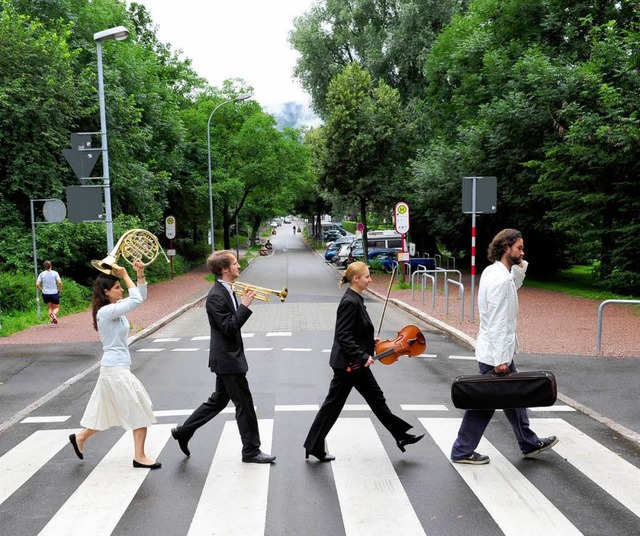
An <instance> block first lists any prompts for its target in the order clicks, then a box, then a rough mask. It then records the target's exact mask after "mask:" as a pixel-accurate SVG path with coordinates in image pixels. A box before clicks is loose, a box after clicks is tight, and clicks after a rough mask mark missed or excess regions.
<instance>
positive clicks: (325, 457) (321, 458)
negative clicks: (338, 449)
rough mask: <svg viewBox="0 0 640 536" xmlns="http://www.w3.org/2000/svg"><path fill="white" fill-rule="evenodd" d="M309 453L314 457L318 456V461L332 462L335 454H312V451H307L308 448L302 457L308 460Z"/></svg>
mask: <svg viewBox="0 0 640 536" xmlns="http://www.w3.org/2000/svg"><path fill="white" fill-rule="evenodd" d="M309 455H311V456H314V457H316V458H318V461H319V462H332V461H333V460H335V459H336V457H335V456H331V454H327V453H325V454H314V453H313V452H309V451H308V450H306V451H305V453H304V459H305V460H308V459H309Z"/></svg>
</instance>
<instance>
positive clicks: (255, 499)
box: [189, 419, 273, 536]
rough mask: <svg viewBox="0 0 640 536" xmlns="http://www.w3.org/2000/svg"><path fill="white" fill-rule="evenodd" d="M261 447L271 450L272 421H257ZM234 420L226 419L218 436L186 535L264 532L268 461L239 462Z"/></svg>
mask: <svg viewBox="0 0 640 536" xmlns="http://www.w3.org/2000/svg"><path fill="white" fill-rule="evenodd" d="M258 426H259V428H260V439H261V441H262V448H263V449H264V450H265V451H266V452H270V451H271V436H272V434H273V420H271V419H261V420H259V421H258ZM241 451H242V444H241V442H240V435H239V433H238V426H237V425H236V423H235V422H227V423H226V424H225V426H224V429H223V431H222V435H221V436H220V441H219V442H218V448H217V449H216V452H215V455H214V457H213V461H212V463H211V468H210V469H209V474H208V475H207V479H206V481H205V483H204V487H203V489H202V495H201V496H200V501H199V502H198V507H197V508H196V511H195V514H194V516H193V519H192V520H191V527H190V528H189V536H199V535H210V534H224V535H228V536H236V535H237V536H253V535H256V536H258V535H260V536H262V535H263V534H264V530H265V524H266V516H267V496H268V494H269V473H270V467H271V465H270V464H257V463H243V462H242V459H241Z"/></svg>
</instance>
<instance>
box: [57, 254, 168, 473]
mask: <svg viewBox="0 0 640 536" xmlns="http://www.w3.org/2000/svg"><path fill="white" fill-rule="evenodd" d="M133 268H134V269H135V271H136V274H137V285H135V284H134V283H133V281H132V280H131V278H130V277H129V274H128V273H127V270H126V268H124V267H122V266H118V265H117V264H115V263H113V264H111V266H110V269H111V273H112V274H113V275H111V274H108V273H103V274H100V275H99V276H98V277H97V278H96V280H95V283H94V285H93V295H92V298H91V309H92V313H93V327H94V328H95V329H96V331H98V333H99V334H100V339H101V341H102V346H103V354H102V360H101V367H100V376H99V377H98V381H97V383H96V386H95V388H94V390H93V393H92V394H91V398H90V400H89V403H88V404H87V408H86V409H85V412H84V415H83V417H82V419H81V420H80V424H81V425H82V426H83V427H84V429H83V430H82V431H81V432H78V433H77V434H71V435H70V436H69V441H70V442H71V445H72V446H73V449H74V451H75V453H76V455H77V456H78V458H80V459H83V458H84V454H83V450H84V449H83V447H84V443H85V441H86V440H87V439H89V438H90V437H91V436H92V435H94V434H95V433H96V432H100V431H102V430H106V429H107V428H111V427H112V426H121V427H122V428H124V429H125V430H133V444H134V455H133V467H139V468H144V469H159V468H160V467H161V465H162V464H160V463H159V462H156V461H155V460H153V459H151V458H149V457H148V456H147V454H146V453H145V449H144V444H145V440H146V437H147V428H148V427H149V426H151V424H152V423H155V422H156V418H155V416H154V415H153V407H152V404H151V399H150V398H149V395H148V393H147V391H146V389H145V388H144V387H143V385H142V383H140V380H138V378H136V377H135V376H134V375H133V374H132V373H131V354H130V353H129V347H128V346H127V335H128V333H129V321H128V320H127V318H126V317H125V316H124V315H125V314H126V313H128V312H130V311H133V310H134V309H135V308H136V307H138V306H139V305H140V304H142V302H143V301H144V300H145V299H146V297H147V283H146V281H145V275H144V268H145V265H144V264H143V263H142V262H140V261H135V262H134V263H133ZM120 279H122V280H123V281H124V283H125V285H126V287H127V290H128V292H129V296H128V297H127V298H124V299H123V298H122V294H123V291H124V289H123V288H122V285H121V284H120Z"/></svg>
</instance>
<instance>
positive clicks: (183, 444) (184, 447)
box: [171, 428, 191, 456]
mask: <svg viewBox="0 0 640 536" xmlns="http://www.w3.org/2000/svg"><path fill="white" fill-rule="evenodd" d="M171 437H173V439H175V440H176V441H177V442H178V446H179V447H180V450H181V451H182V452H184V455H185V456H191V451H190V450H189V440H188V439H184V438H181V437H179V436H178V429H177V428H172V429H171Z"/></svg>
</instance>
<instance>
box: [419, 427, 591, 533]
mask: <svg viewBox="0 0 640 536" xmlns="http://www.w3.org/2000/svg"><path fill="white" fill-rule="evenodd" d="M419 420H420V422H421V423H422V425H423V426H424V427H425V428H426V430H427V431H428V432H429V435H431V437H433V439H434V440H435V442H436V443H437V445H438V447H440V450H441V451H442V452H443V453H444V455H445V456H446V457H447V458H449V456H450V454H451V446H452V445H453V442H454V441H455V439H456V436H457V433H458V428H460V422H461V420H462V419H457V418H456V419H436V418H423V419H419ZM478 450H479V451H481V452H482V453H483V454H487V455H488V456H489V458H490V459H491V463H490V464H489V465H462V464H452V465H453V466H454V467H455V469H456V471H458V473H459V474H460V476H461V477H462V478H463V479H464V481H465V482H466V483H467V485H468V486H469V488H471V491H473V493H474V494H475V495H476V496H477V497H478V499H480V501H482V504H483V505H484V507H485V508H486V509H487V510H488V511H489V513H490V514H491V516H492V517H493V519H494V521H495V522H496V523H497V524H498V526H499V527H500V528H501V529H502V531H503V532H504V534H505V535H506V536H510V535H514V536H523V535H529V534H530V535H531V536H533V535H537V534H558V535H560V534H562V535H563V536H569V535H571V534H582V533H581V532H580V531H579V530H578V529H576V527H574V526H573V524H572V523H571V522H570V521H569V520H568V519H567V518H566V517H565V516H564V515H563V514H562V513H561V512H560V510H558V509H557V508H556V507H555V506H554V505H553V504H552V503H551V502H550V501H549V500H548V499H547V498H546V497H545V496H544V495H543V494H542V493H541V492H540V491H539V490H537V489H536V488H535V487H534V486H533V484H531V483H530V482H529V481H528V480H527V479H526V478H525V477H524V476H523V475H522V473H520V472H519V471H518V470H517V469H516V468H515V467H514V466H513V465H512V464H511V463H509V461H507V459H506V458H505V457H504V456H503V455H502V454H500V452H499V451H498V449H496V448H495V447H494V446H493V445H492V444H491V443H490V442H489V441H487V440H486V439H485V438H483V439H482V440H481V441H480V444H479V445H478ZM496 490H500V492H499V493H496Z"/></svg>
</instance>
